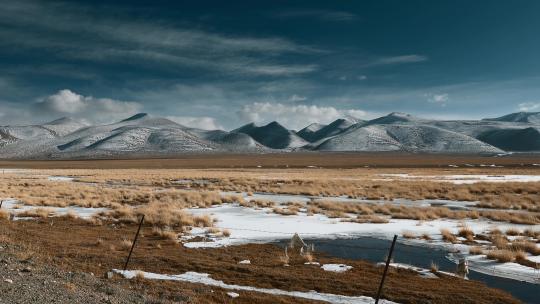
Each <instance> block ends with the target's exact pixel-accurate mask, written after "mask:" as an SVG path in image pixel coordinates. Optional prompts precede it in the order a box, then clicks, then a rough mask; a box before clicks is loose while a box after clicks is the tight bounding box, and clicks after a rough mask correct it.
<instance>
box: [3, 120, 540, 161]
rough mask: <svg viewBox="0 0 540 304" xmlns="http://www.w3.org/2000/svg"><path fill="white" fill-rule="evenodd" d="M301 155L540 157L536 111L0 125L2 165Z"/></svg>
mask: <svg viewBox="0 0 540 304" xmlns="http://www.w3.org/2000/svg"><path fill="white" fill-rule="evenodd" d="M298 151H321V152H324V151H346V152H354V151H363V152H377V151H402V152H412V153H463V154H500V153H507V152H540V112H519V113H512V114H508V115H505V116H502V117H498V118H486V119H482V120H429V119H422V118H418V117H414V116H412V115H409V114H404V113H396V112H394V113H390V114H388V115H386V116H383V117H379V118H376V119H373V120H368V121H363V120H355V119H352V118H343V119H338V120H336V121H334V122H332V123H330V124H328V125H323V124H319V123H313V124H311V125H309V126H306V127H305V128H303V129H302V130H300V131H294V130H290V129H287V128H285V127H284V126H282V125H281V124H279V123H278V122H275V121H274V122H271V123H269V124H267V125H263V126H258V125H255V124H254V123H250V124H246V125H244V126H241V127H239V128H237V129H234V130H232V131H223V130H212V131H207V130H201V129H195V128H189V127H186V126H183V125H180V124H177V123H175V122H173V121H171V120H168V119H165V118H160V117H154V116H151V115H148V114H146V113H139V114H136V115H134V116H132V117H129V118H127V119H124V120H122V121H119V122H116V123H112V124H103V125H88V124H86V123H83V122H80V121H77V120H74V119H71V118H61V119H58V120H55V121H52V122H48V123H45V124H41V125H24V126H0V158H2V159H72V158H73V159H80V158H114V157H118V158H121V157H144V156H174V155H178V154H185V153H212V152H214V153H226V152H247V153H267V152H298Z"/></svg>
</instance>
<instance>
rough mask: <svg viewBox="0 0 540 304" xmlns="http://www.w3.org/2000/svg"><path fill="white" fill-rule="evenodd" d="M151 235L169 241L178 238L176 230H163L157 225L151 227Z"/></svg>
mask: <svg viewBox="0 0 540 304" xmlns="http://www.w3.org/2000/svg"><path fill="white" fill-rule="evenodd" d="M152 235H154V236H157V237H159V238H162V239H166V240H171V241H176V240H177V239H178V234H177V233H176V232H174V231H171V230H163V229H161V228H159V227H153V228H152Z"/></svg>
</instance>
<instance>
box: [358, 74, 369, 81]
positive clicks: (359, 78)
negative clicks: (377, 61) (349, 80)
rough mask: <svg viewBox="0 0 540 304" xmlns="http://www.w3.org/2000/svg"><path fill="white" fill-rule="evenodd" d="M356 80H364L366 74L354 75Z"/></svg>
mask: <svg viewBox="0 0 540 304" xmlns="http://www.w3.org/2000/svg"><path fill="white" fill-rule="evenodd" d="M356 78H357V79H358V80H366V79H367V76H366V75H360V76H358V77H356Z"/></svg>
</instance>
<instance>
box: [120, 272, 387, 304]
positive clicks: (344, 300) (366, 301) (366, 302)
mask: <svg viewBox="0 0 540 304" xmlns="http://www.w3.org/2000/svg"><path fill="white" fill-rule="evenodd" d="M113 271H114V272H116V273H119V274H121V275H123V276H124V277H125V278H127V279H132V278H134V277H135V276H136V275H137V273H140V271H132V270H127V271H123V270H118V269H114V270H113ZM142 273H143V274H144V278H145V279H149V280H169V281H182V282H190V283H198V284H204V285H208V286H215V287H219V288H223V289H229V290H240V291H254V292H260V293H265V294H272V295H278V296H289V297H296V298H303V299H308V300H314V301H323V302H328V303H336V304H353V303H356V304H371V303H374V302H375V300H374V299H373V298H371V297H365V296H356V297H353V296H343V295H336V294H331V293H322V292H316V291H308V292H302V291H287V290H282V289H276V288H259V287H252V286H244V285H235V284H227V283H225V282H223V281H219V280H215V279H212V278H211V277H210V275H209V274H206V273H198V272H186V273H183V274H179V275H168V274H158V273H151V272H142ZM380 303H386V304H392V303H395V302H391V301H387V300H382V301H380Z"/></svg>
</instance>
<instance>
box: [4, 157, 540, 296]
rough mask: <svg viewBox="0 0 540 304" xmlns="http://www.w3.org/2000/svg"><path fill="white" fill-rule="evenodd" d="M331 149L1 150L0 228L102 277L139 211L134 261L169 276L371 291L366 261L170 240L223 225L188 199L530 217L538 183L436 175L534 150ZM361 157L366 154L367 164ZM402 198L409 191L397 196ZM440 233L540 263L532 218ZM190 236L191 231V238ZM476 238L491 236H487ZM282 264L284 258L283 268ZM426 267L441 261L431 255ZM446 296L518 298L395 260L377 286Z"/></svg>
mask: <svg viewBox="0 0 540 304" xmlns="http://www.w3.org/2000/svg"><path fill="white" fill-rule="evenodd" d="M327 156H328V155H327ZM330 156H331V157H327V158H323V157H321V156H320V155H302V157H301V156H300V155H294V156H289V157H285V156H283V155H279V154H277V155H262V156H255V155H248V156H242V157H245V162H243V163H244V164H245V165H244V166H245V167H246V168H240V167H241V166H240V165H239V164H240V163H242V159H241V157H240V156H228V157H225V156H222V157H218V158H217V159H215V160H212V161H210V162H209V164H208V167H211V166H212V165H214V167H213V168H205V167H206V165H202V164H203V163H205V164H206V161H207V160H208V158H207V156H192V157H186V158H183V159H172V160H163V159H156V160H114V161H113V160H99V161H52V162H45V161H26V162H22V161H21V162H0V167H3V168H5V169H3V170H2V171H1V172H0V197H1V198H2V199H3V200H6V199H10V202H15V203H12V204H13V206H12V208H11V211H7V210H6V209H5V208H4V209H0V223H1V224H0V227H1V230H2V231H1V234H2V235H3V242H5V243H10V244H12V245H14V246H18V247H17V248H20V250H21V254H27V255H31V256H33V257H34V258H35V259H36V261H39V262H40V263H50V264H52V265H56V266H57V267H60V268H62V269H64V270H67V271H72V270H74V269H76V270H77V271H83V272H88V273H90V272H91V273H94V274H96V275H103V274H104V273H106V272H107V271H109V270H111V269H112V268H120V267H121V264H122V261H123V259H124V258H125V256H126V254H127V251H128V250H129V249H130V248H131V245H132V240H131V237H132V236H133V233H134V231H135V230H136V228H137V224H138V221H139V218H140V216H141V215H144V216H145V224H144V226H143V229H142V234H141V239H140V243H138V244H137V247H136V251H135V254H134V260H133V264H132V265H131V266H130V268H131V269H140V270H144V271H148V272H155V273H173V274H174V273H182V272H185V271H197V272H204V273H209V274H211V276H212V277H213V278H215V279H219V280H223V281H225V282H226V283H229V284H239V285H249V286H254V287H263V288H278V289H286V290H297V291H309V290H315V291H318V292H326V293H334V294H342V295H359V294H362V295H366V296H374V292H375V291H376V286H377V283H378V279H379V278H380V275H381V269H380V268H377V267H376V266H374V265H373V264H370V263H367V262H363V261H353V260H342V259H336V258H331V257H328V256H325V255H323V254H311V253H310V254H307V255H303V256H296V257H295V256H292V255H291V256H284V255H283V252H282V250H281V249H280V248H278V247H277V246H274V245H263V244H244V245H238V246H230V247H220V248H205V249H195V248H192V249H190V248H186V247H184V246H182V245H181V244H180V243H179V240H180V239H183V238H185V237H189V236H190V235H191V231H192V230H194V229H199V230H201V229H202V230H204V231H205V233H206V235H214V236H216V235H217V236H221V237H225V238H226V237H230V236H231V231H229V229H226V228H220V227H219V226H217V225H216V221H217V220H218V219H217V218H216V217H215V216H214V215H213V214H204V215H202V214H196V213H192V212H191V211H190V210H197V209H198V208H203V209H204V208H209V207H212V206H221V205H230V204H232V203H234V204H235V205H238V206H241V207H243V208H247V209H250V210H261V209H264V210H266V212H267V213H269V214H270V213H274V214H277V215H279V216H283V217H291V216H294V215H298V214H305V215H306V216H307V217H310V216H311V217H313V216H314V215H324V216H326V217H328V218H329V219H331V220H333V221H335V222H343V223H357V224H359V225H361V224H364V223H365V224H377V225H385V224H387V223H389V221H392V220H399V219H409V220H414V221H417V222H418V223H419V224H421V223H423V222H429V221H433V220H439V219H444V220H453V221H461V222H464V223H465V222H468V221H469V222H474V221H476V220H483V221H487V222H496V223H507V224H522V225H529V226H533V225H537V224H540V182H501V183H493V182H488V181H479V182H475V183H453V182H444V181H441V180H438V179H435V178H433V177H434V176H448V175H484V176H505V175H516V174H519V175H540V167H538V166H533V165H532V164H534V163H536V160H535V159H534V158H530V157H528V156H512V157H500V158H482V157H466V156H459V157H457V156H453V157H450V156H438V157H435V156H429V157H427V158H426V159H425V162H422V164H423V165H422V166H418V165H417V164H418V163H420V162H421V161H423V157H420V156H418V155H407V156H404V157H403V158H401V159H399V160H396V159H394V158H395V156H393V155H391V154H381V155H377V156H373V155H361V154H350V155H349V154H331V155H330ZM303 157H304V158H303ZM366 162H369V163H370V165H365V164H364V163H366ZM449 164H458V165H459V166H462V165H464V164H469V165H471V164H496V166H493V167H485V166H479V165H478V166H474V167H472V166H463V167H458V168H455V167H448V165H449ZM522 164H523V165H522ZM109 166H110V167H111V168H108V167H109ZM257 166H260V167H257ZM308 166H310V167H309V168H308ZM311 166H313V167H311ZM321 166H322V168H321ZM364 166H369V167H364ZM287 167H288V168H287ZM106 168H107V169H106ZM113 168H114V169H113ZM395 173H399V174H409V175H414V176H420V177H422V176H424V177H426V178H422V179H397V178H396V179H388V178H383V177H384V174H395ZM239 192H243V193H239ZM253 193H271V194H288V195H302V197H304V198H307V200H300V199H296V200H295V199H294V197H292V198H291V199H289V200H288V201H285V202H278V201H275V200H272V199H271V198H268V199H259V198H256V199H250V200H248V199H246V195H247V196H250V195H252V194H253ZM337 197H339V199H338V198H337ZM343 199H358V200H362V201H356V202H351V201H346V200H343ZM403 199H404V200H407V201H409V202H410V203H409V204H407V205H404V204H400V203H396V202H398V201H399V200H403ZM426 199H427V200H434V199H438V200H448V201H463V202H469V203H472V204H475V208H472V209H466V210H455V209H452V208H449V207H447V206H436V205H433V206H430V205H425V204H422V200H426ZM14 200H15V201H14ZM58 207H61V208H64V207H83V208H103V210H102V211H99V212H96V213H95V214H93V215H92V216H90V217H88V218H85V219H82V218H80V214H79V213H77V212H75V211H74V209H72V208H71V209H69V210H68V211H67V212H65V213H63V215H61V216H59V215H60V214H57V213H56V212H57V211H58V209H57V208H58ZM55 208H56V209H55ZM187 209H189V210H187ZM15 212H16V215H17V217H25V218H30V220H20V221H19V220H17V221H13V220H10V219H12V218H13V214H10V213H15ZM225 227H226V226H225ZM440 235H441V237H442V240H443V241H445V242H447V243H450V244H458V243H459V244H467V245H470V246H472V247H471V254H473V255H474V254H476V255H481V254H483V255H486V257H487V258H488V259H490V260H494V261H497V262H500V263H504V262H511V261H513V262H516V263H519V264H521V265H525V266H527V267H531V268H533V269H538V268H540V267H539V265H538V264H537V263H534V262H531V260H529V259H528V258H527V257H528V256H538V255H540V250H538V248H539V247H538V246H537V244H536V243H537V242H538V241H539V237H540V233H539V232H538V231H537V230H534V229H515V228H513V229H508V230H506V231H495V230H493V231H491V232H489V233H487V232H486V233H478V232H476V233H475V232H474V231H473V230H472V229H470V228H468V227H467V226H466V225H465V224H464V225H463V226H462V227H461V228H460V229H459V230H458V231H457V232H455V231H454V232H452V231H450V230H448V229H441V231H440ZM402 237H404V238H406V239H409V240H414V239H418V240H425V241H430V240H431V239H432V237H433V236H432V235H429V234H427V233H417V232H415V231H403V233H402ZM200 238H201V236H197V237H195V238H193V239H192V241H198V240H200ZM485 242H489V243H490V244H491V245H490V246H485V245H484V244H485ZM245 259H249V260H251V266H249V267H248V266H245V265H239V264H238V262H239V261H241V260H245ZM313 261H318V262H328V263H330V262H332V263H345V264H347V265H352V266H353V267H354V268H353V269H354V270H352V271H349V272H346V273H344V274H335V273H329V272H326V271H323V270H321V269H320V268H317V267H312V266H310V265H306V264H304V263H306V262H313ZM284 263H287V264H289V265H290V266H289V267H283V266H282V265H283V264H284ZM431 268H432V270H433V269H436V268H438V266H437V265H435V264H434V265H433V266H432V267H431ZM433 271H434V272H437V271H436V270H433ZM306 278H308V279H306ZM114 282H115V284H118V285H119V286H123V288H135V289H137V290H141V292H144V293H145V294H147V295H149V296H151V297H152V298H155V299H160V300H159V301H161V302H159V301H158V302H156V303H168V302H167V301H172V302H174V299H175V295H176V294H177V293H178V292H180V293H183V294H185V295H186V296H187V297H189V298H190V300H191V301H192V302H201V303H205V302H209V303H211V302H228V301H230V299H229V297H227V296H226V295H224V291H223V290H221V291H219V292H217V293H216V294H210V293H209V292H210V291H209V289H208V288H206V289H205V288H202V287H201V288H199V287H197V288H199V289H200V290H204V292H201V293H197V292H195V293H194V292H193V288H194V287H193V284H191V283H179V282H176V283H174V282H155V281H150V280H146V279H144V278H142V277H141V276H137V279H134V280H130V281H129V282H126V281H125V280H121V279H119V278H116V279H115V281H114ZM403 282H407V284H406V285H404V284H403ZM464 290H466V292H463V291H464ZM456 295H457V297H458V298H459V302H460V303H514V302H515V303H517V302H518V301H517V300H515V299H513V298H512V297H511V296H509V295H508V294H506V293H504V292H501V291H498V290H492V289H489V288H487V287H486V286H485V285H483V284H480V283H478V282H473V281H463V280H461V279H457V278H454V277H449V276H442V277H440V279H439V280H436V281H430V280H426V279H423V278H420V277H419V276H418V275H416V274H415V273H414V272H412V271H410V270H393V271H392V272H391V274H390V277H389V280H388V288H387V292H386V293H385V297H386V298H387V299H390V300H394V301H397V302H400V303H422V302H423V301H424V300H426V299H428V300H429V301H428V302H432V303H455V301H456ZM246 296H247V297H246ZM216 297H217V298H216ZM250 299H251V300H253V301H255V300H256V301H257V302H260V303H292V302H294V303H298V302H302V301H297V300H298V299H292V298H288V297H279V296H269V297H268V298H265V297H261V295H260V294H257V293H254V292H244V293H243V296H242V297H241V298H239V299H235V302H240V303H242V302H245V303H249V302H250ZM305 302H307V301H305ZM424 302H425V301H424Z"/></svg>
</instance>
